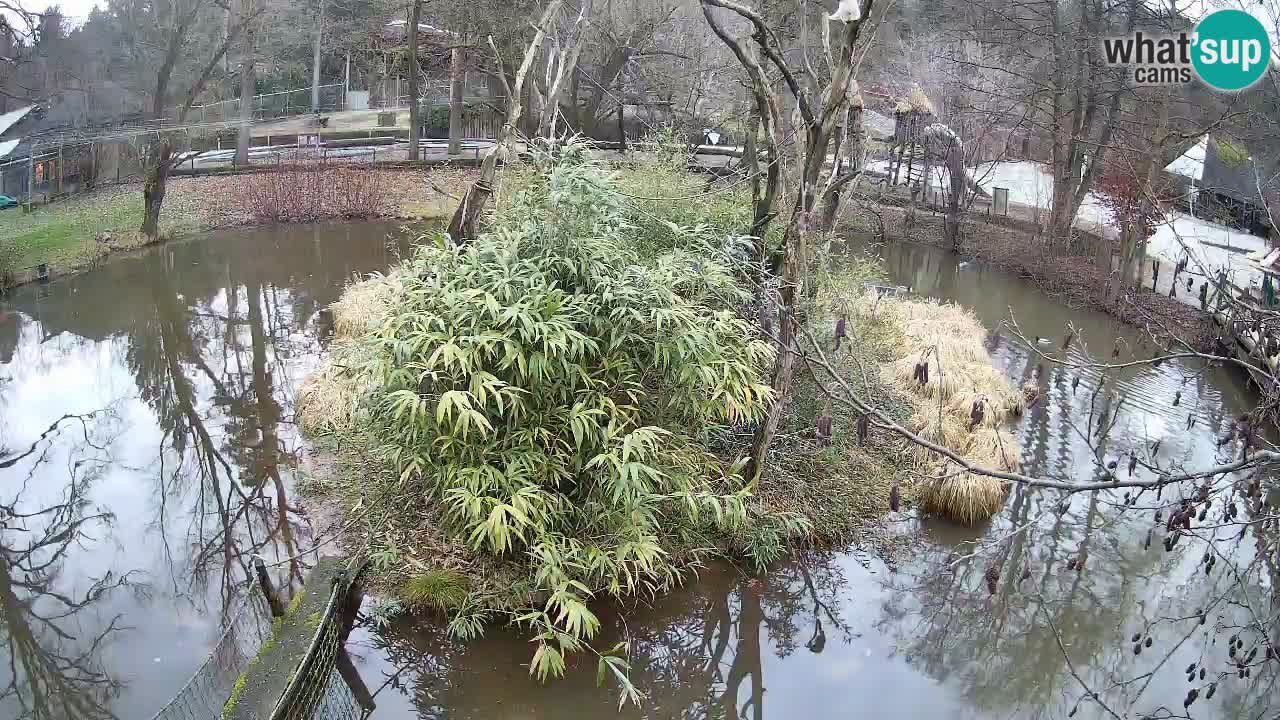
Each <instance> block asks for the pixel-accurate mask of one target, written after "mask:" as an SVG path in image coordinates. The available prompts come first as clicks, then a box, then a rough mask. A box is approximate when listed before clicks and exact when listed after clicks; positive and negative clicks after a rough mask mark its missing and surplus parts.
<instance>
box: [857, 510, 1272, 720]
mask: <svg viewBox="0 0 1280 720" xmlns="http://www.w3.org/2000/svg"><path fill="white" fill-rule="evenodd" d="M1114 502H1115V499H1114V498H1110V497H1109V496H1108V494H1107V493H1100V492H1099V493H1092V494H1089V495H1088V496H1081V497H1076V498H1075V499H1074V501H1073V502H1071V503H1068V504H1065V505H1064V503H1063V502H1062V499H1061V497H1060V496H1058V495H1057V494H1054V493H1046V492H1038V491H1035V490H1027V489H1018V490H1015V492H1014V496H1013V498H1012V501H1011V503H1010V508H1009V512H1008V513H1007V514H1006V515H1004V516H1002V517H1001V518H999V519H998V520H997V523H996V527H994V528H993V529H992V530H991V531H990V532H989V533H988V536H989V537H1004V538H1005V540H1003V542H1002V543H1001V546H1000V549H999V551H998V552H996V553H995V555H994V560H993V561H990V562H994V564H995V566H996V567H997V568H998V572H999V579H998V581H997V585H996V591H995V592H994V593H991V592H990V591H989V590H988V588H987V585H986V573H987V570H988V568H989V567H991V565H990V564H988V562H989V561H988V560H987V559H986V557H991V555H990V554H988V555H987V556H985V557H983V559H981V560H975V559H974V558H971V557H968V556H967V555H966V554H965V553H967V552H969V550H967V549H964V546H960V547H961V550H960V551H957V550H956V549H955V546H954V545H953V544H952V543H950V542H941V543H936V544H929V545H925V546H923V547H920V548H918V549H917V553H918V556H919V559H918V561H917V562H913V563H911V564H909V566H907V567H906V568H904V569H903V570H902V571H901V572H900V573H899V574H897V575H896V576H895V578H894V580H893V581H892V582H891V583H890V584H889V590H890V591H889V592H888V593H887V594H886V595H885V599H884V601H883V605H882V609H881V610H882V615H881V619H880V621H879V623H878V626H877V627H878V628H879V630H880V631H881V632H883V633H885V634H886V635H888V636H890V637H892V638H894V640H895V642H896V644H897V646H898V648H899V652H901V653H903V654H905V655H907V656H909V657H911V658H912V660H913V662H914V663H915V664H916V666H917V668H919V669H920V670H921V671H923V672H924V673H925V674H926V675H927V676H929V677H931V678H934V679H935V680H937V681H939V682H945V683H946V684H947V686H948V687H949V688H952V689H953V691H955V692H957V693H959V695H960V697H962V698H963V700H964V702H965V704H966V705H967V706H969V707H971V708H974V709H976V710H977V711H978V712H979V714H981V715H1007V714H1009V713H1014V714H1016V715H1017V716H1019V717H1028V718H1058V717H1066V716H1067V715H1068V714H1069V713H1071V711H1072V710H1073V708H1075V709H1076V712H1075V713H1074V717H1113V713H1114V714H1116V715H1119V716H1127V715H1128V716H1136V717H1162V718H1168V717H1187V716H1188V713H1190V714H1192V715H1195V716H1202V715H1203V716H1209V717H1219V716H1220V717H1233V718H1235V717H1265V716H1267V715H1268V714H1269V709H1268V708H1269V704H1270V703H1273V702H1274V695H1273V694H1272V693H1274V691H1275V683H1276V669H1275V667H1274V663H1273V664H1271V665H1270V666H1268V667H1261V668H1258V669H1256V670H1254V673H1253V674H1252V676H1251V678H1250V679H1249V680H1240V681H1237V680H1236V678H1235V677H1234V675H1235V670H1236V667H1235V665H1234V664H1233V663H1232V662H1231V661H1230V659H1229V658H1228V657H1227V656H1226V653H1225V650H1224V648H1223V647H1222V646H1223V645H1224V644H1225V641H1226V637H1227V635H1230V634H1232V633H1233V630H1232V629H1231V628H1238V627H1242V626H1243V625H1247V624H1249V622H1250V620H1249V618H1250V617H1251V615H1250V613H1248V612H1247V611H1246V612H1242V611H1241V609H1242V608H1244V607H1247V606H1248V605H1249V602H1250V601H1246V599H1245V598H1246V596H1248V597H1252V598H1253V600H1252V601H1251V602H1252V603H1253V605H1254V607H1262V608H1265V617H1266V618H1268V622H1270V623H1272V624H1271V627H1273V628H1274V619H1275V617H1276V614H1275V613H1276V612H1277V609H1280V605H1276V604H1275V603H1274V601H1275V596H1274V594H1273V593H1272V592H1271V591H1270V590H1264V589H1263V588H1264V587H1266V588H1274V587H1277V586H1276V585H1275V579H1276V578H1277V576H1276V575H1275V574H1274V570H1267V569H1266V564H1267V563H1266V561H1265V560H1264V558H1265V556H1266V555H1267V553H1261V554H1258V555H1255V553H1254V552H1253V551H1252V549H1249V548H1244V549H1243V551H1242V552H1240V553H1238V558H1237V561H1238V566H1237V570H1238V573H1239V576H1240V577H1242V578H1250V577H1252V578H1253V581H1252V584H1253V587H1249V586H1250V584H1251V583H1248V582H1247V583H1245V584H1243V585H1242V584H1240V583H1238V582H1236V577H1235V575H1234V574H1233V573H1226V572H1224V573H1219V574H1217V575H1216V576H1214V577H1208V578H1206V577H1205V576H1204V574H1203V573H1197V572H1196V570H1197V569H1198V568H1197V563H1196V561H1197V560H1199V559H1200V558H1199V554H1198V552H1200V551H1202V548H1200V549H1199V550H1197V551H1196V555H1195V557H1190V556H1189V554H1187V553H1184V552H1182V550H1181V549H1179V551H1177V552H1165V551H1164V549H1163V548H1162V547H1160V544H1159V542H1158V541H1157V542H1155V543H1154V544H1153V546H1152V547H1151V548H1149V549H1148V548H1145V547H1144V536H1145V533H1146V530H1147V527H1149V523H1150V519H1149V518H1146V517H1139V518H1134V517H1129V516H1123V517H1120V518H1116V517H1115V516H1114V515H1113V514H1108V513H1106V512H1105V510H1106V509H1107V508H1106V506H1107V505H1109V504H1111V503H1114ZM1251 527H1253V528H1254V529H1255V530H1259V531H1260V530H1261V528H1262V526H1261V525H1260V524H1256V525H1253V526H1251ZM1255 558H1256V559H1255ZM1077 563H1083V565H1084V568H1083V570H1081V569H1079V567H1078V566H1077ZM1259 600H1260V601H1261V605H1259V604H1258V601H1259ZM1187 607H1191V608H1195V607H1202V608H1205V609H1206V622H1205V623H1204V624H1201V623H1200V622H1199V617H1198V616H1192V617H1183V616H1180V614H1179V613H1176V612H1174V611H1173V610H1172V608H1187ZM1234 632H1239V630H1235V631H1234ZM1147 636H1151V638H1152V643H1151V644H1149V645H1148V644H1146V642H1145V638H1146V637H1147ZM1134 638H1138V639H1139V642H1136V643H1135V642H1134ZM1135 646H1140V647H1137V648H1136V649H1135ZM1191 663H1195V667H1196V668H1197V669H1198V668H1200V667H1202V666H1203V667H1205V669H1206V678H1208V679H1207V681H1202V680H1201V679H1200V676H1199V673H1198V672H1196V673H1195V678H1194V681H1195V682H1194V683H1192V684H1189V683H1188V682H1187V678H1186V675H1187V672H1186V668H1187V667H1188V666H1189V665H1190V664H1191ZM1215 676H1216V677H1223V678H1226V677H1227V676H1230V679H1231V682H1230V687H1227V686H1228V684H1229V683H1228V682H1223V683H1222V685H1223V686H1222V687H1221V688H1220V689H1219V690H1218V693H1217V694H1218V697H1217V698H1216V699H1215V700H1213V701H1212V702H1204V703H1203V704H1202V705H1199V706H1197V705H1193V706H1192V707H1191V708H1190V709H1189V710H1186V709H1184V708H1183V699H1184V697H1185V695H1186V693H1187V691H1188V690H1189V689H1190V688H1192V687H1196V686H1197V685H1198V684H1201V683H1203V682H1212V681H1213V679H1214V677H1215ZM1091 692H1096V693H1098V695H1099V697H1098V700H1100V702H1098V701H1095V700H1093V699H1091V697H1090V693H1091ZM1224 695H1230V697H1224ZM1206 705H1210V706H1212V708H1211V709H1210V708H1206V707H1204V706H1206ZM1197 711H1199V712H1197ZM1270 711H1274V708H1270Z"/></svg>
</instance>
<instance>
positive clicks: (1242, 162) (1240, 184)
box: [1200, 137, 1268, 205]
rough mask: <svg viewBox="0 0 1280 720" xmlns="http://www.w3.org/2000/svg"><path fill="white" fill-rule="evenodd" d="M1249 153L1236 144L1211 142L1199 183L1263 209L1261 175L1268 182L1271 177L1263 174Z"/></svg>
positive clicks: (1211, 189)
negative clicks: (1259, 187)
mask: <svg viewBox="0 0 1280 720" xmlns="http://www.w3.org/2000/svg"><path fill="white" fill-rule="evenodd" d="M1247 152H1248V151H1247V150H1245V148H1244V147H1243V146H1242V145H1238V144H1236V143H1234V142H1229V141H1223V140H1219V139H1218V138H1216V137H1211V138H1209V142H1208V147H1207V152H1206V153H1205V159H1204V174H1203V176H1202V177H1201V179H1200V185H1201V187H1204V188H1205V189H1207V190H1210V191H1212V192H1216V193H1220V194H1222V195H1226V196H1227V197H1230V198H1234V199H1236V200H1239V201H1241V202H1247V203H1250V204H1253V205H1261V204H1262V198H1261V196H1260V195H1259V194H1258V174H1259V173H1261V175H1262V177H1264V178H1265V177H1267V176H1268V173H1265V172H1261V169H1260V168H1258V167H1257V166H1256V164H1255V159H1254V158H1253V157H1250V156H1249V155H1248V154H1247Z"/></svg>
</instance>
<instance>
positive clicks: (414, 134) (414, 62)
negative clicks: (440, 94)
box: [405, 0, 422, 160]
mask: <svg viewBox="0 0 1280 720" xmlns="http://www.w3.org/2000/svg"><path fill="white" fill-rule="evenodd" d="M421 22H422V0H412V1H411V2H410V3H409V26H408V27H407V28H405V31H406V32H407V33H408V35H409V159H410V160H417V159H418V149H419V148H418V145H419V142H418V133H419V128H420V126H421V124H422V118H421V117H420V114H421V111H422V98H421V95H422V91H421V90H420V89H419V87H418V82H419V79H420V77H421V76H422V70H421V69H419V67H418V26H419V25H420V24H421Z"/></svg>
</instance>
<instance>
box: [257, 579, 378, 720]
mask: <svg viewBox="0 0 1280 720" xmlns="http://www.w3.org/2000/svg"><path fill="white" fill-rule="evenodd" d="M358 574H359V572H358V571H357V570H354V569H348V570H346V571H344V572H342V573H341V574H340V575H339V576H338V577H337V578H336V579H335V581H334V583H333V589H332V592H331V594H330V596H329V602H328V604H327V605H326V606H325V610H324V613H323V614H322V615H321V617H320V618H319V625H318V626H317V628H316V632H315V635H314V636H313V637H312V639H311V645H310V646H309V648H308V650H307V653H306V655H304V656H303V658H302V660H300V661H299V663H298V666H297V668H296V669H295V670H294V672H293V674H292V675H291V678H292V679H291V680H290V682H289V684H288V686H287V687H286V688H285V690H284V693H283V694H282V695H281V696H280V701H279V702H278V703H277V704H276V706H275V710H274V711H273V712H272V713H271V720H350V719H352V718H362V717H364V716H365V715H367V714H368V712H370V711H372V709H373V707H372V703H371V702H365V703H361V702H360V701H359V700H358V699H357V697H356V693H355V690H356V688H361V689H363V686H362V685H361V684H360V682H359V679H358V678H353V677H343V674H344V673H343V672H342V671H343V669H344V667H350V661H349V659H347V658H346V657H345V653H346V650H345V649H344V643H345V641H346V635H347V632H348V631H349V629H350V627H349V624H348V620H349V619H350V618H352V617H353V616H354V612H355V610H356V609H357V606H358V603H359V602H360V595H359V593H353V592H351V588H352V585H353V584H354V583H355V581H356V576H357V575H358ZM344 661H345V662H344ZM362 705H363V707H362Z"/></svg>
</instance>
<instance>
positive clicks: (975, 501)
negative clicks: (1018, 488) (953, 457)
mask: <svg viewBox="0 0 1280 720" xmlns="http://www.w3.org/2000/svg"><path fill="white" fill-rule="evenodd" d="M1006 494H1008V486H1007V485H1006V484H1005V483H1004V481H1002V480H997V479H995V478H993V477H989V476H987V475H974V474H973V473H969V472H961V473H956V471H955V465H952V464H950V463H948V464H945V465H943V467H942V468H941V469H940V470H939V471H938V472H937V473H936V474H934V476H933V477H931V478H930V479H929V480H928V481H926V482H925V483H924V486H923V487H922V488H921V493H920V496H921V500H922V501H923V503H924V506H925V508H926V509H928V510H929V511H930V512H935V513H938V514H940V515H945V516H947V517H948V518H950V519H952V520H954V521H956V522H958V523H961V524H963V525H969V526H972V525H976V524H978V523H979V522H982V521H983V520H986V519H987V518H990V517H991V516H992V515H995V514H996V513H997V512H999V511H1000V507H1001V506H1002V505H1004V499H1005V495H1006Z"/></svg>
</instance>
